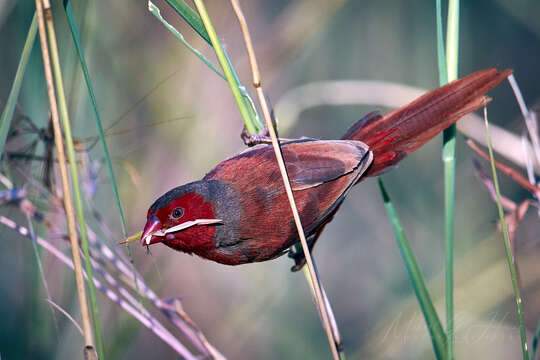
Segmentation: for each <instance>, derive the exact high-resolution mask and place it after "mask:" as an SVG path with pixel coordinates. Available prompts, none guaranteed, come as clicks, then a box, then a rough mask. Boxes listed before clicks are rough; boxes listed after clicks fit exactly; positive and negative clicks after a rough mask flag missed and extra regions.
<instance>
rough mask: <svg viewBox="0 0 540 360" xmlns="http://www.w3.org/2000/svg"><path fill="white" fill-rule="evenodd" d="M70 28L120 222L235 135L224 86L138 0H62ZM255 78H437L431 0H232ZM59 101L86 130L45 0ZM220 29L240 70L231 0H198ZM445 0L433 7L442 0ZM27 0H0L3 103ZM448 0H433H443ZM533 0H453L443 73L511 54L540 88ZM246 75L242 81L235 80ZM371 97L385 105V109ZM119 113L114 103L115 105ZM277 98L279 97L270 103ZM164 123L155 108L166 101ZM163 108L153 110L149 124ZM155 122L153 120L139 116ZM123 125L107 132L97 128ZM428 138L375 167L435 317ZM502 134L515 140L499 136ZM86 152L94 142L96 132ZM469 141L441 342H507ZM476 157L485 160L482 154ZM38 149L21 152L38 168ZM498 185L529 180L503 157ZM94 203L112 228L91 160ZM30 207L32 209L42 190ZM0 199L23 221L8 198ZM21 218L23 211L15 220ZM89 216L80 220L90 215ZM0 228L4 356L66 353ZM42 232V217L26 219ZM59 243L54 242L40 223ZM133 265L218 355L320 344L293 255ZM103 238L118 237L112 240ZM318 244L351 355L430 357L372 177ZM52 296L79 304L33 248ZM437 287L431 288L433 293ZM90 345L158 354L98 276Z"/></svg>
mask: <svg viewBox="0 0 540 360" xmlns="http://www.w3.org/2000/svg"><path fill="white" fill-rule="evenodd" d="M155 3H156V5H158V6H160V7H161V8H162V9H163V10H162V13H163V15H164V16H165V17H166V19H168V20H169V21H170V22H171V23H172V24H173V25H175V26H177V27H178V28H179V29H180V30H181V32H182V33H183V34H184V36H185V37H186V39H188V41H190V42H191V43H192V45H194V46H195V47H196V48H197V49H199V50H200V51H201V52H203V53H204V54H205V55H207V56H208V57H209V58H210V59H212V60H214V57H213V54H212V50H211V49H209V47H208V46H207V45H206V44H205V43H204V42H203V41H202V40H201V39H200V38H199V37H198V36H197V35H196V34H194V33H193V32H192V31H191V29H190V28H189V27H188V26H187V25H186V24H185V23H184V22H183V21H182V20H181V19H179V18H178V16H176V15H175V14H174V13H173V12H172V11H170V10H168V8H167V6H166V4H164V2H162V1H156V2H155ZM72 5H73V7H74V12H75V14H76V16H77V21H78V24H79V27H80V30H81V34H82V35H81V36H82V41H83V44H84V46H85V52H86V55H87V61H88V64H89V70H90V74H91V76H92V79H93V82H94V86H95V90H96V94H97V100H98V104H99V107H100V110H101V115H102V119H103V121H104V126H105V127H108V126H109V125H111V124H113V123H115V122H116V120H117V119H119V118H120V117H122V116H123V115H124V114H125V116H124V117H123V118H122V120H121V121H119V122H118V124H117V125H115V126H114V127H113V128H111V129H110V130H109V131H108V132H109V133H110V136H108V137H107V140H108V143H109V146H110V150H111V153H112V156H113V162H114V166H115V172H116V174H117V177H118V180H119V184H120V191H121V198H122V201H123V206H124V209H125V211H126V215H127V220H128V230H129V232H130V234H131V233H135V232H137V231H140V230H141V228H142V226H143V225H144V222H145V217H146V211H147V208H148V206H149V205H150V204H151V203H152V202H153V201H154V200H155V199H156V198H157V197H158V196H159V195H161V194H162V193H164V192H165V191H167V190H169V189H170V188H172V187H174V186H177V185H180V184H183V183H185V182H189V181H193V180H197V179H199V178H201V177H202V176H203V175H204V174H205V173H206V172H207V171H208V170H210V169H211V168H212V167H213V166H214V165H215V164H217V163H218V162H219V161H221V160H222V159H224V158H225V157H228V156H230V155H232V154H234V153H236V152H238V151H240V150H242V149H243V144H242V143H241V141H240V138H239V134H240V131H241V129H242V122H241V118H240V116H239V113H238V110H237V108H236V106H235V103H234V100H233V97H232V96H231V93H230V90H229V88H228V85H227V84H226V83H225V82H224V81H223V80H221V79H220V78H218V77H217V76H216V75H215V74H214V73H213V72H212V71H210V70H209V69H208V68H207V67H206V66H205V65H204V64H203V63H202V62H201V61H200V60H198V59H197V58H195V57H194V56H193V55H192V54H191V53H189V52H188V51H187V49H186V48H185V47H184V46H183V45H182V44H181V43H180V42H179V41H178V40H177V39H175V38H174V37H173V36H172V35H171V34H170V33H169V32H168V31H167V30H166V29H165V28H164V27H163V26H162V25H161V24H160V23H159V22H158V21H157V20H156V19H155V18H154V17H153V16H152V15H151V14H150V13H149V12H148V11H147V5H146V3H144V2H133V1H126V0H116V1H90V2H81V1H76V0H75V1H72ZM242 5H243V7H244V11H245V13H246V17H247V19H248V23H249V25H250V28H251V31H252V36H253V40H254V42H255V44H256V49H255V50H256V52H257V54H258V58H259V62H260V64H261V68H262V69H261V70H262V77H263V83H264V84H265V85H266V90H267V93H268V95H269V97H270V99H271V102H272V103H273V104H276V103H278V102H279V100H280V98H281V97H282V95H284V94H285V93H286V92H287V91H288V90H290V89H293V88H295V87H298V86H301V85H305V84H308V83H311V82H315V81H331V80H384V81H391V82H395V83H401V84H406V85H412V86H416V87H421V88H425V89H432V88H435V87H437V86H438V72H437V53H436V32H435V2H434V1H390V0H379V1H376V0H373V1H345V0H340V1H324V0H317V1H310V0H297V1H283V0H277V1H271V2H270V1H262V0H251V1H242ZM52 6H53V10H54V11H53V17H54V20H55V27H56V31H57V35H58V41H59V47H60V52H61V54H60V56H61V62H62V67H63V71H64V80H65V87H66V91H67V94H68V101H69V111H70V115H71V119H72V122H73V127H74V134H75V136H77V137H80V138H85V137H90V136H96V135H97V129H96V126H95V122H94V119H93V115H92V113H91V108H90V107H89V103H88V100H87V95H86V90H85V89H84V82H83V79H82V76H81V71H80V68H79V66H78V63H77V58H76V53H75V49H74V46H73V42H72V39H71V34H70V33H69V30H68V27H67V22H66V18H65V14H64V11H63V8H62V4H61V2H60V1H58V0H53V1H52ZM207 7H208V10H209V12H210V14H211V16H212V19H213V21H214V25H215V26H216V28H217V31H218V35H219V37H220V39H222V41H224V42H225V44H226V45H227V50H228V53H229V55H230V57H231V59H232V60H233V62H234V64H235V66H236V68H237V70H238V71H239V75H240V77H241V79H242V81H243V82H244V84H245V85H246V86H248V85H249V84H250V83H251V81H250V79H251V77H250V72H249V67H248V62H247V58H246V56H245V51H244V46H243V42H242V38H241V34H240V31H239V27H238V25H237V22H236V18H235V17H234V14H233V12H232V9H231V7H230V4H229V2H227V1H208V2H207ZM443 10H445V9H443ZM33 11H34V3H33V2H32V1H25V2H21V1H15V0H4V1H2V2H0V43H1V44H2V47H1V49H2V50H1V52H0V53H1V56H0V69H2V70H1V71H0V103H1V104H2V107H3V104H4V103H5V100H6V99H7V96H8V93H9V90H10V88H11V83H12V80H13V77H14V74H15V70H16V66H17V63H18V61H19V57H20V54H21V51H22V47H23V44H24V40H25V37H26V33H27V30H28V27H29V24H30V21H31V18H32V14H33ZM445 13H446V12H443V14H445ZM538 14H540V4H539V3H538V2H535V1H526V0H519V1H512V2H509V1H504V0H499V1H488V0H478V1H463V2H462V5H461V22H460V25H461V29H460V31H461V33H460V55H459V74H460V76H463V75H466V74H469V73H471V72H473V71H475V70H479V69H483V68H488V67H493V66H497V67H499V68H506V67H510V68H513V69H514V70H515V76H516V78H517V80H518V82H519V84H520V86H521V90H522V91H523V93H524V96H525V100H526V101H527V102H528V105H529V106H532V105H534V104H535V103H538V101H539V100H540V82H539V81H538V79H539V74H540V71H539V70H538V64H539V63H540V25H539V22H538V21H537V20H538V19H537V18H538ZM248 90H250V91H251V88H250V87H248ZM490 95H491V96H492V97H493V98H494V101H493V102H492V103H491V104H490V105H489V113H490V121H492V122H493V123H496V124H498V125H500V126H503V127H504V128H506V129H509V130H511V131H513V132H516V133H518V134H520V133H521V131H522V130H523V128H524V125H523V121H522V120H521V118H520V113H519V108H518V106H517V104H516V102H515V100H514V97H513V95H512V92H511V90H510V87H509V86H508V84H507V83H503V84H502V85H500V86H499V87H498V88H497V89H495V90H494V91H492V92H491V93H490ZM19 105H20V111H22V112H23V113H24V114H26V115H27V116H29V117H30V118H31V119H32V120H33V121H34V122H35V123H37V124H38V125H39V126H44V125H45V124H46V121H47V116H48V100H47V97H46V92H45V86H44V77H43V67H42V62H41V53H40V49H39V42H38V41H36V45H35V47H34V50H33V52H32V58H31V61H30V63H29V68H28V71H27V73H26V76H25V78H24V83H23V88H22V92H21V96H20V99H19ZM374 107H375V106H369V107H367V106H318V107H315V108H311V109H308V110H306V111H304V112H302V113H301V115H300V117H299V119H297V120H296V121H295V122H294V124H293V125H292V126H291V127H290V130H288V131H287V133H281V135H282V136H285V137H299V136H311V137H320V138H328V139H331V138H339V137H340V136H341V135H342V134H343V133H344V131H345V130H346V129H347V128H348V126H349V125H350V124H352V123H353V122H354V121H356V120H358V119H359V118H360V117H361V116H362V115H363V114H365V113H366V112H368V111H370V110H372V109H373V108H374ZM382 110H387V109H382ZM126 112H127V113H126ZM277 115H278V117H280V116H283V117H286V116H287V114H279V113H277ZM173 119H174V121H171V122H167V121H169V120H173ZM159 122H166V123H164V124H156V123H159ZM148 124H154V125H153V126H146V125H148ZM122 130H131V131H127V132H125V133H123V134H116V135H115V134H113V133H118V132H122ZM440 145H441V139H440V137H438V138H437V139H435V140H433V141H432V142H430V143H429V144H428V145H426V146H425V147H424V148H422V149H421V150H419V151H418V152H416V153H415V154H413V155H412V156H410V157H408V158H407V159H405V160H404V161H403V162H401V163H400V166H399V168H398V169H396V170H393V171H391V172H389V173H388V174H385V175H384V176H383V178H384V180H385V183H386V185H387V188H388V190H389V192H390V195H391V197H392V199H393V201H394V204H395V206H396V208H397V210H398V212H399V214H400V216H401V218H402V221H403V224H404V227H405V231H406V232H407V234H408V236H409V239H410V240H411V243H412V246H413V249H414V251H415V254H416V256H417V258H418V262H419V264H420V267H421V269H422V272H423V274H424V276H425V278H426V281H427V282H428V285H429V290H430V292H431V293H432V296H433V298H434V300H435V301H438V303H437V304H438V305H442V306H439V307H438V309H439V310H440V311H439V315H440V316H441V317H442V318H444V295H443V293H444V273H443V271H444V240H443V239H444V233H443V227H444V222H443V178H442V163H441V160H440V158H441V151H440V149H441V146H440ZM508 151H512V149H508ZM90 155H91V157H92V158H93V159H98V160H100V159H102V157H103V153H102V150H101V148H100V146H95V147H94V148H93V149H92V150H91V152H90ZM473 157H475V154H474V153H473V152H472V151H471V150H470V149H469V148H468V147H467V146H466V145H465V144H464V141H463V136H458V148H457V159H458V162H457V165H456V169H457V176H456V261H457V262H456V275H455V281H456V304H455V309H456V355H457V358H461V359H463V358H473V357H483V358H497V359H508V358H518V357H519V356H520V348H519V329H518V328H517V316H516V313H515V303H514V301H513V297H512V291H511V282H510V277H509V275H508V271H507V268H506V263H505V262H504V244H503V240H502V237H501V236H500V235H499V234H495V235H494V233H495V232H496V229H497V227H496V221H497V218H498V217H497V213H496V206H495V204H494V203H493V202H492V201H491V199H490V197H489V193H488V192H487V191H486V189H485V188H484V187H483V186H482V185H481V184H480V182H479V181H478V180H477V179H476V177H475V176H474V172H473V166H472V161H471V158H473ZM483 164H484V165H485V167H486V168H487V163H485V162H484V163H483ZM39 169H40V168H39V165H34V167H33V168H32V169H31V171H33V172H34V173H35V174H36V176H38V175H39ZM501 183H502V185H501V186H502V192H503V194H504V195H505V196H507V197H509V198H511V199H512V200H514V201H515V202H518V203H519V202H521V201H522V200H524V199H525V198H527V197H530V195H529V194H528V193H527V192H525V191H524V190H522V189H521V188H520V187H518V186H517V185H515V184H514V183H513V182H511V181H509V180H508V179H507V178H504V177H502V176H501ZM99 184H100V186H99V190H98V193H97V195H96V199H95V201H96V204H97V208H98V209H99V211H100V213H101V215H102V216H103V217H104V218H105V219H106V222H107V223H108V225H109V226H110V227H111V228H112V229H113V231H114V233H115V234H116V237H115V238H112V239H108V240H107V241H109V243H115V242H116V241H117V240H119V239H120V238H121V231H120V225H119V218H118V214H117V212H116V211H115V208H114V204H113V203H112V199H113V194H112V190H111V188H110V186H109V181H108V175H107V173H106V169H105V167H104V166H102V168H101V171H100V177H99ZM41 210H43V211H46V210H47V209H46V208H43V209H41ZM0 211H1V213H2V214H6V215H8V216H10V217H12V218H14V219H18V220H20V221H21V222H22V221H23V219H24V218H23V217H22V216H21V215H20V214H19V212H18V210H17V209H16V208H13V207H8V206H2V208H1V209H0ZM22 224H24V222H22ZM538 224H539V223H538V214H537V209H536V208H532V209H531V210H529V213H528V215H527V216H526V217H525V219H524V221H523V222H522V223H521V224H520V227H519V229H518V232H517V243H518V255H517V258H518V262H519V266H520V273H521V281H522V285H523V293H522V295H523V301H524V309H525V321H526V326H527V329H528V331H529V339H532V335H533V333H534V330H535V328H536V324H537V322H538V319H539V318H540V271H539V270H540V265H539V263H538V259H539V258H540V257H539V256H540V246H539V242H538V241H539V239H538V233H539V226H538ZM90 225H95V224H93V223H92V221H90ZM1 229H2V230H1V233H2V236H1V241H0V294H2V296H1V297H2V302H1V303H0V319H1V320H0V355H1V358H2V359H51V358H54V359H73V358H79V357H80V347H81V344H82V339H81V337H80V335H79V334H78V333H77V331H76V330H74V327H73V325H72V324H71V323H70V322H69V321H66V320H65V318H64V317H62V316H61V315H57V317H58V321H59V328H58V330H56V329H55V327H54V326H53V322H52V317H51V312H50V309H49V306H48V305H47V303H46V301H45V300H44V298H45V295H44V292H43V289H42V288H43V286H42V284H41V282H40V279H39V273H38V272H37V265H36V261H35V257H34V255H33V252H32V248H31V244H30V242H29V241H27V240H25V239H23V238H22V237H21V236H19V235H18V234H16V233H15V232H13V231H11V230H9V229H7V228H5V227H2V228H1ZM41 234H42V235H46V234H45V230H44V229H43V228H42V229H41ZM55 244H57V245H58V246H59V247H61V248H63V249H65V248H66V246H65V245H63V244H62V243H61V242H56V243H55ZM132 249H133V255H134V261H135V266H136V268H137V269H138V270H139V271H140V272H141V273H142V274H143V275H144V278H145V279H146V281H147V283H148V284H149V285H150V286H151V287H152V288H153V289H154V290H155V291H156V293H157V294H158V295H159V296H162V297H171V296H181V297H182V298H183V304H184V308H185V310H186V311H187V312H188V313H189V314H190V315H191V316H192V318H193V319H194V320H195V321H196V322H197V323H198V324H199V325H200V327H201V329H202V330H203V332H204V333H205V334H206V336H207V338H208V339H209V341H210V342H211V343H212V344H213V345H215V346H216V347H217V348H218V349H219V350H220V351H221V352H222V353H223V354H224V355H225V356H227V357H228V358H231V359H277V358H287V359H300V358H310V359H327V358H329V357H330V350H329V348H328V343H327V340H326V336H325V334H324V331H323V329H322V327H321V325H320V322H319V319H318V316H317V313H316V310H315V307H314V305H313V303H312V300H311V296H310V293H309V288H308V286H307V284H306V283H305V280H304V276H303V275H302V274H292V273H290V272H289V268H290V266H291V265H292V264H291V261H290V259H288V258H287V257H282V258H280V259H277V260H275V261H271V262H267V263H261V264H255V265H244V266H239V267H228V266H223V265H219V264H215V263H212V262H209V261H205V260H202V259H199V258H196V257H191V256H189V255H185V254H180V253H176V252H173V251H172V250H170V249H169V248H166V247H165V246H160V245H157V246H153V247H151V254H150V255H147V254H146V252H145V250H144V248H142V247H140V246H139V245H138V244H135V245H134V246H133V247H132ZM118 250H119V251H125V249H124V248H123V247H121V246H118ZM314 256H315V259H316V261H317V265H318V268H319V272H320V274H321V278H322V282H323V284H324V285H325V288H326V291H327V294H328V297H329V299H330V301H331V303H332V305H333V308H334V311H335V315H336V318H337V322H338V324H339V326H340V330H341V333H342V335H343V337H344V345H345V350H346V353H347V355H348V357H349V358H350V359H360V358H372V359H394V358H400V359H419V358H422V359H431V358H434V355H433V351H432V348H431V344H430V340H429V337H428V333H427V330H426V328H425V325H424V320H423V318H422V316H421V313H420V311H419V307H418V305H417V303H416V300H415V297H414V293H413V291H412V288H411V286H410V282H409V279H408V276H407V273H406V270H405V267H404V264H403V262H402V260H401V257H400V254H399V251H398V248H397V246H396V243H395V239H394V236H393V232H392V228H391V226H390V223H389V220H388V218H387V216H386V212H385V210H384V206H383V203H382V200H381V196H380V193H379V190H378V188H377V186H376V182H375V181H374V180H373V179H372V180H367V181H365V182H364V183H362V184H361V185H360V186H358V187H356V188H355V189H353V190H352V192H351V193H350V194H349V196H348V199H347V201H346V202H345V203H344V205H343V206H342V209H341V211H340V213H339V215H338V216H336V218H335V219H334V221H333V222H332V223H331V224H330V225H329V226H327V228H326V231H325V233H324V234H323V236H322V238H321V239H320V240H319V242H318V244H317V246H316V248H315V252H314ZM43 263H44V267H45V274H46V278H47V281H48V284H49V287H50V288H51V294H52V298H53V300H55V302H56V303H58V304H59V305H61V306H62V307H63V308H64V309H66V310H67V311H68V312H69V313H70V314H73V315H74V316H75V318H77V319H78V303H77V298H76V293H75V290H74V279H73V272H71V270H68V269H67V268H65V267H64V266H63V265H61V264H59V263H58V262H57V261H56V260H55V259H54V258H51V257H50V256H49V255H44V256H43ZM441 296H442V297H441ZM98 300H99V306H100V315H101V316H100V317H101V322H102V325H103V330H104V342H105V350H106V353H107V354H108V355H109V356H108V358H110V359H133V358H145V357H149V356H151V357H154V358H173V357H174V356H175V353H174V352H173V351H172V350H171V349H170V348H169V347H168V346H167V345H166V344H164V343H163V342H162V341H161V340H159V339H158V338H157V337H156V336H155V335H154V334H153V333H151V332H150V331H148V330H147V329H145V328H143V327H142V326H141V325H140V324H139V323H138V322H136V321H135V320H134V319H133V318H131V317H130V316H128V315H126V314H125V313H124V312H123V310H121V309H120V308H119V307H118V306H116V305H114V304H112V303H111V302H110V301H109V300H108V299H107V298H105V297H104V296H102V294H98Z"/></svg>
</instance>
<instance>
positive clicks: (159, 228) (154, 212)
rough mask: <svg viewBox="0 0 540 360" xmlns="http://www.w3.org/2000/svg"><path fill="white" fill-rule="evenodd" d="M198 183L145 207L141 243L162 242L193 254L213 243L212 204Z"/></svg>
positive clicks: (170, 193)
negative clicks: (146, 208) (146, 210)
mask: <svg viewBox="0 0 540 360" xmlns="http://www.w3.org/2000/svg"><path fill="white" fill-rule="evenodd" d="M201 190H202V189H201V187H200V185H199V184H197V183H191V184H187V185H184V186H179V187H177V188H174V189H172V190H170V191H169V192H167V193H165V194H164V195H163V196H161V197H160V198H159V199H157V200H156V201H155V202H154V204H153V205H152V206H151V207H150V209H148V214H147V219H146V225H145V227H144V230H143V233H142V237H141V241H142V245H143V246H147V245H150V244H155V243H159V242H163V243H164V244H166V245H167V246H170V247H172V248H173V249H176V250H180V251H184V252H187V253H192V252H194V251H196V250H201V249H204V248H207V247H208V248H210V247H213V246H214V243H215V241H214V232H215V226H213V225H214V224H217V223H219V222H220V221H219V220H218V219H215V215H214V207H213V205H212V202H211V201H210V200H209V199H206V198H205V195H204V193H205V191H201Z"/></svg>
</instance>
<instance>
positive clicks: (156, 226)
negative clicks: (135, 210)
mask: <svg viewBox="0 0 540 360" xmlns="http://www.w3.org/2000/svg"><path fill="white" fill-rule="evenodd" d="M161 226H162V225H161V222H160V221H159V219H158V218H157V217H156V216H155V215H152V216H150V217H149V218H148V220H146V225H144V230H143V232H142V235H141V242H142V245H143V246H146V245H150V244H153V243H157V242H160V241H161V240H163V239H160V238H158V237H157V236H152V234H154V233H155V232H157V231H158V230H160V229H161Z"/></svg>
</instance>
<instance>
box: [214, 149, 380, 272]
mask: <svg viewBox="0 0 540 360" xmlns="http://www.w3.org/2000/svg"><path fill="white" fill-rule="evenodd" d="M282 153H283V157H284V160H285V166H286V168H287V172H288V175H289V179H290V181H291V186H292V188H293V190H294V197H295V202H296V206H297V208H298V211H299V214H300V220H301V222H302V225H303V227H304V231H305V233H306V235H307V236H309V235H311V234H313V233H314V232H316V231H317V229H318V228H319V227H320V226H321V225H322V224H323V223H324V222H325V220H326V218H327V217H328V216H329V215H330V214H332V212H333V211H334V210H335V208H336V207H337V206H338V205H339V204H340V203H341V202H342V201H343V199H344V197H345V195H346V194H347V192H348V191H349V190H350V188H351V186H352V185H353V184H354V183H355V182H356V181H357V180H358V178H359V177H360V176H361V175H362V174H363V173H364V172H365V171H366V169H367V168H368V167H369V165H370V164H371V162H372V160H373V157H372V154H371V152H370V151H369V149H368V147H367V146H366V145H365V144H364V143H362V142H359V141H351V140H345V141H344V140H335V141H321V140H308V141H304V140H301V141H297V142H290V143H286V144H283V145H282ZM204 179H205V180H219V181H222V182H224V183H226V184H227V185H228V186H230V187H231V188H232V189H233V190H234V191H235V193H236V194H238V198H239V199H241V201H240V203H239V206H240V208H241V211H240V213H241V214H244V216H242V218H241V219H240V220H239V226H238V238H241V239H245V240H246V241H245V242H244V243H243V245H246V246H243V251H244V252H246V250H248V249H247V245H248V244H253V251H252V252H251V251H249V250H248V252H249V253H250V254H249V256H247V257H249V262H252V261H263V260H267V259H269V258H271V257H272V256H276V254H279V253H280V252H282V251H283V250H285V249H286V248H288V247H289V246H291V245H292V244H294V243H296V242H297V241H298V234H297V232H296V227H295V225H294V221H293V217H292V212H291V209H290V206H289V201H288V199H287V196H286V193H285V190H284V186H283V180H282V177H281V173H280V171H279V168H278V166H277V161H276V158H275V154H274V151H273V148H272V146H269V145H263V146H256V147H254V148H251V149H249V150H247V151H244V152H242V153H240V154H238V155H236V156H234V157H232V158H229V159H227V160H225V161H223V162H222V163H220V164H219V165H218V166H216V168H214V169H213V170H212V171H211V172H209V173H208V174H207V175H206V176H205V178H204ZM221 240H222V241H223V242H226V241H227V240H226V239H221ZM231 250H232V249H231ZM223 251H226V250H225V249H223Z"/></svg>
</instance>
